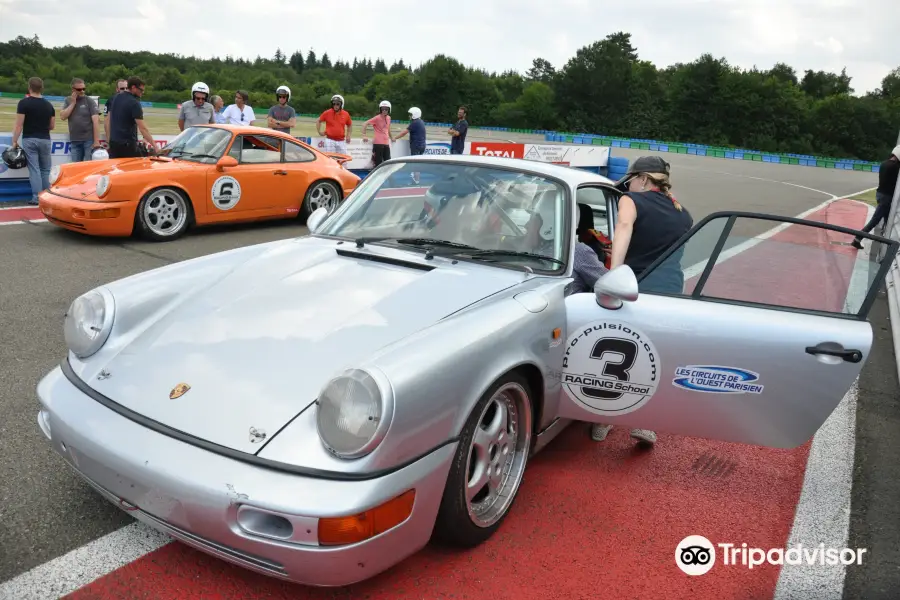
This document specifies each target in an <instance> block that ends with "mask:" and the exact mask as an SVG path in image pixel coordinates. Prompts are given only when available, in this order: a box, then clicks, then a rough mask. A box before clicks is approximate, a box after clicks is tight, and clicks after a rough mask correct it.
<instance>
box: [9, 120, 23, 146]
mask: <svg viewBox="0 0 900 600" xmlns="http://www.w3.org/2000/svg"><path fill="white" fill-rule="evenodd" d="M23 127H25V115H23V114H19V113H16V124H15V125H13V137H12V145H13V148H15V147H16V146H18V145H19V136H20V135H22V128H23Z"/></svg>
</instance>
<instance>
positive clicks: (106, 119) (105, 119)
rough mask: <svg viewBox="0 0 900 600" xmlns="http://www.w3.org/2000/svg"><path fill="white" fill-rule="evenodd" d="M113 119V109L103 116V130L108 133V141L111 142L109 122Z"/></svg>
mask: <svg viewBox="0 0 900 600" xmlns="http://www.w3.org/2000/svg"><path fill="white" fill-rule="evenodd" d="M111 119H112V109H110V111H109V112H108V113H106V116H105V117H103V131H104V132H105V133H106V143H107V144H108V143H109V122H110V120H111Z"/></svg>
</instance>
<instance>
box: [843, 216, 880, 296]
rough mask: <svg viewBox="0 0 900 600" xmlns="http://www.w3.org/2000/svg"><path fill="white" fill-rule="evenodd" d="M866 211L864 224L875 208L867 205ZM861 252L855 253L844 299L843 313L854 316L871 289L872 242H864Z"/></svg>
mask: <svg viewBox="0 0 900 600" xmlns="http://www.w3.org/2000/svg"><path fill="white" fill-rule="evenodd" d="M866 206H867V207H868V211H867V213H866V221H865V222H866V223H868V222H869V219H871V218H872V213H874V212H875V207H874V206H872V205H870V204H867V205H866ZM866 242H867V243H865V244H864V245H863V250H861V251H858V252H856V262H855V263H854V265H853V273H852V274H851V275H850V284H849V285H848V286H847V297H846V298H845V299H844V313H845V314H854V313H857V312H859V309H860V308H861V307H862V304H863V302H865V300H866V294H868V293H869V287H871V284H870V283H869V282H870V277H869V273H870V271H871V268H872V264H873V263H872V261H871V260H870V254H871V250H872V242H869V241H868V240H866Z"/></svg>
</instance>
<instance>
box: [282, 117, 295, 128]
mask: <svg viewBox="0 0 900 600" xmlns="http://www.w3.org/2000/svg"><path fill="white" fill-rule="evenodd" d="M284 124H285V126H286V127H296V126H297V117H296V116H293V117H291V118H290V119H288V120H287V121H285V123H284Z"/></svg>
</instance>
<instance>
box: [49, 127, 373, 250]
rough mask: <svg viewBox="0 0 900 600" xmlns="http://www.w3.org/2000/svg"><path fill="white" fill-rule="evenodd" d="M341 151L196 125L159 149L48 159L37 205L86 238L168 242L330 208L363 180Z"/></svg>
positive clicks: (259, 131) (267, 133) (252, 131)
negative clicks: (137, 154) (46, 182)
mask: <svg viewBox="0 0 900 600" xmlns="http://www.w3.org/2000/svg"><path fill="white" fill-rule="evenodd" d="M350 160H351V157H350V156H347V155H344V154H332V153H322V152H320V151H318V150H316V149H315V148H313V147H311V146H309V145H307V144H304V143H303V142H301V141H299V140H297V139H296V138H294V137H291V136H290V135H287V134H284V133H281V132H278V131H274V130H272V129H265V128H261V127H252V126H247V127H237V126H233V125H199V126H195V127H189V128H187V129H185V130H184V131H183V132H182V133H181V134H180V135H179V136H178V137H176V138H175V139H174V140H172V141H171V142H170V143H169V144H167V145H166V146H165V147H164V148H162V149H161V150H160V151H159V152H158V153H157V154H155V155H151V156H147V157H142V158H119V159H110V160H101V161H85V162H77V163H67V164H63V165H57V166H54V167H53V169H52V170H51V171H50V188H49V189H48V190H45V191H44V192H42V193H41V194H40V196H39V200H40V208H41V211H42V212H43V213H44V216H46V217H47V220H48V221H49V222H51V223H54V224H55V225H58V226H60V227H64V228H66V229H71V230H72V231H78V232H80V233H85V234H89V235H99V236H130V235H132V233H134V231H135V230H137V231H138V232H140V233H141V234H142V235H143V236H144V237H147V238H149V239H151V240H156V241H165V240H173V239H176V238H177V237H179V236H181V235H182V234H184V232H185V231H186V230H187V229H188V228H189V227H192V226H195V225H196V226H202V225H211V224H215V223H234V222H241V221H257V220H263V219H272V218H279V217H280V218H299V219H301V220H302V222H305V221H306V218H307V217H308V216H309V215H310V214H312V212H313V211H315V210H316V209H317V208H319V207H321V206H324V207H326V208H328V209H329V210H334V209H335V208H336V207H337V206H338V205H339V204H340V203H341V202H342V201H343V200H344V198H346V197H347V196H348V195H349V194H350V192H352V191H353V190H354V189H355V188H356V186H357V184H358V183H359V181H360V178H359V177H358V176H357V175H355V174H354V173H352V172H351V171H349V170H347V169H346V168H345V167H344V165H345V163H347V162H349V161H350Z"/></svg>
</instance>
